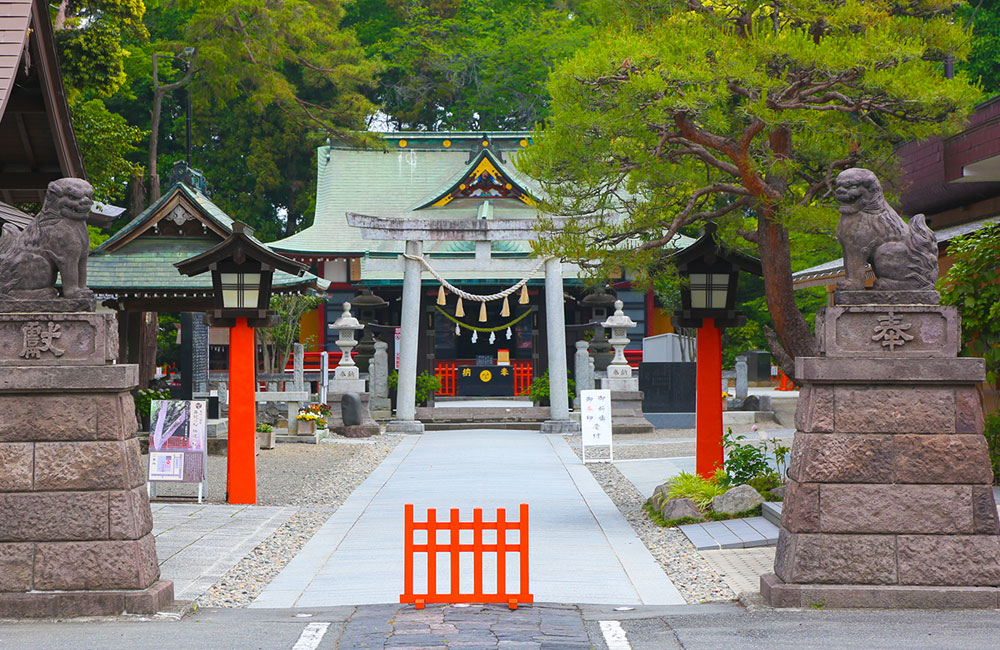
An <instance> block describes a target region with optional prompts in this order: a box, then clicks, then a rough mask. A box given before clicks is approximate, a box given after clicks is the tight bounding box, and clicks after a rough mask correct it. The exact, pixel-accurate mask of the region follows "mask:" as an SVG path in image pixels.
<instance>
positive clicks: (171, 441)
mask: <svg viewBox="0 0 1000 650" xmlns="http://www.w3.org/2000/svg"><path fill="white" fill-rule="evenodd" d="M149 429H150V431H149V472H148V474H147V476H146V480H147V482H148V483H149V484H153V483H157V482H174V483H197V484H198V502H199V503H201V498H202V492H203V487H204V482H205V464H206V460H207V454H208V402H206V401H202V400H153V401H152V403H151V404H150V412H149ZM153 495H154V496H155V486H154V490H153Z"/></svg>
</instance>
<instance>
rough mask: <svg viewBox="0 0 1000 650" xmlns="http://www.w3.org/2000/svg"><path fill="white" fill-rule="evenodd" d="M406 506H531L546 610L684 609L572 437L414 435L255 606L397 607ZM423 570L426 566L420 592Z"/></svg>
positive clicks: (535, 580)
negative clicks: (564, 606) (600, 606)
mask: <svg viewBox="0 0 1000 650" xmlns="http://www.w3.org/2000/svg"><path fill="white" fill-rule="evenodd" d="M406 503H413V504H414V505H415V509H416V512H417V513H418V515H417V519H418V520H422V519H423V515H424V513H425V512H426V509H427V508H428V507H436V508H439V513H440V514H439V519H446V518H448V516H449V513H448V509H450V508H452V507H457V508H459V509H460V511H461V517H462V519H471V515H472V509H473V508H474V507H482V508H483V509H484V516H485V518H486V519H487V520H492V519H493V518H494V515H495V509H496V508H497V507H505V508H507V509H508V512H509V513H510V516H509V518H510V519H516V518H517V507H518V504H520V503H528V504H529V505H530V506H531V515H530V516H531V537H530V540H531V585H530V588H531V592H532V593H533V595H534V597H535V600H536V601H540V602H541V601H544V602H577V603H618V604H622V605H642V604H675V603H676V604H680V603H683V602H684V600H683V598H682V597H681V595H680V593H679V592H678V591H677V589H676V588H675V587H674V586H673V584H672V583H671V582H670V580H669V579H668V578H667V577H666V575H665V574H664V573H663V571H662V569H660V567H659V566H658V565H657V564H656V562H655V560H653V558H652V556H651V555H650V554H649V551H648V550H647V549H646V547H645V546H644V545H643V543H642V541H641V540H640V539H639V538H638V537H637V536H636V535H635V532H634V531H633V530H632V528H631V526H629V524H628V522H626V521H625V519H624V518H623V517H622V516H621V514H620V513H619V512H618V509H617V508H616V507H615V505H614V503H612V501H611V500H610V498H608V496H607V495H606V494H605V493H604V491H603V490H602V489H601V487H600V485H599V484H598V483H597V481H596V480H595V479H594V478H593V476H592V475H591V474H590V472H589V471H588V470H587V468H585V467H584V466H583V464H582V463H581V462H580V460H579V459H578V458H577V457H576V455H575V454H574V453H573V451H572V450H571V449H570V448H569V446H568V445H567V443H566V442H565V440H564V439H563V438H562V436H557V435H552V436H547V435H540V434H538V433H535V432H531V431H487V430H463V431H440V432H430V433H425V434H424V435H422V436H408V437H407V438H406V439H405V440H404V441H403V442H401V443H400V444H399V445H398V446H397V447H396V449H395V450H394V451H393V452H392V453H391V454H390V455H389V457H388V458H386V460H385V461H383V463H382V464H381V465H380V466H379V467H378V468H376V470H375V471H374V472H372V474H371V475H370V476H369V477H368V479H367V480H366V481H365V482H364V483H363V484H362V485H361V486H359V487H358V489H356V490H355V491H354V493H352V495H351V496H350V498H348V500H347V501H346V502H345V503H344V504H343V505H342V506H341V507H340V508H339V509H338V510H337V512H336V513H334V515H333V516H332V517H330V519H329V520H328V521H327V522H326V524H325V525H324V526H323V527H322V528H321V529H320V530H319V531H318V532H317V533H316V534H315V535H314V536H313V538H312V539H311V540H310V541H309V542H308V543H307V544H306V545H305V547H304V548H303V549H302V551H301V552H300V553H299V554H298V555H297V556H296V557H295V558H294V559H293V560H292V561H291V562H289V564H288V565H287V566H286V567H285V568H284V569H283V570H282V572H281V573H279V574H278V576H277V577H276V578H275V579H274V580H273V581H272V582H271V584H270V585H269V586H268V587H267V588H266V589H265V590H264V592H263V593H262V594H261V595H260V596H259V597H258V598H257V600H256V601H254V603H253V604H252V605H251V607H256V608H261V607H325V606H331V605H340V604H357V605H361V604H378V603H393V602H398V600H399V594H400V593H402V590H403V506H404V504H406ZM442 541H444V539H443V538H442ZM487 557H489V556H487ZM514 558H516V555H515V554H512V555H510V556H509V561H508V571H511V572H512V571H514V570H516V563H515V562H514V561H513V560H514ZM446 560H447V557H446V556H444V555H442V556H441V558H439V563H438V564H439V568H440V571H439V573H438V580H439V584H448V582H447V580H448V576H447V568H448V562H447V561H446ZM487 566H489V565H487ZM422 571H425V569H424V568H423V567H422V565H421V564H420V563H418V564H417V565H416V567H415V578H416V582H415V585H416V589H417V590H418V591H419V590H421V589H420V587H419V584H420V578H421V572H422ZM509 575H510V574H509ZM466 579H468V580H471V577H470V576H468V575H466V576H463V578H462V580H463V581H462V585H463V591H465V590H466V589H467V587H468V585H469V584H470V583H469V582H468V581H467V580H466ZM508 584H510V586H512V587H513V586H514V585H515V584H516V582H509V583H508ZM484 589H485V591H486V592H487V593H488V592H490V591H492V590H494V589H495V575H492V574H489V573H487V575H486V576H485V580H484Z"/></svg>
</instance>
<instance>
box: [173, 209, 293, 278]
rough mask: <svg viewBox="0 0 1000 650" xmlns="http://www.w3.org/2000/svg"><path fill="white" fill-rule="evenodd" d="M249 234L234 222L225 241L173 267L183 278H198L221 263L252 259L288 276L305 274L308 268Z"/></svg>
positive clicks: (242, 226)
mask: <svg viewBox="0 0 1000 650" xmlns="http://www.w3.org/2000/svg"><path fill="white" fill-rule="evenodd" d="M248 230H249V227H248V226H246V224H243V223H240V222H238V221H237V222H234V224H233V233H232V234H231V235H229V237H227V238H226V239H225V241H222V242H220V243H219V244H218V245H217V246H214V247H213V248H210V249H208V250H207V251H205V252H204V253H201V254H200V255H195V256H194V257H190V258H188V259H186V260H183V261H181V262H177V263H176V264H174V266H175V267H177V271H178V272H179V273H181V274H183V275H198V274H200V273H204V272H205V271H208V270H210V269H212V267H213V266H215V265H216V264H218V263H219V262H221V261H222V260H227V259H233V260H236V262H237V263H240V264H242V263H243V261H244V260H246V259H252V260H255V261H257V262H260V263H261V264H263V265H264V266H267V267H269V268H271V269H275V270H278V271H284V272H285V273H289V274H291V275H302V274H303V273H305V272H306V269H307V268H308V267H307V266H306V265H305V264H302V263H300V262H296V261H295V260H291V259H289V258H287V257H285V256H284V255H279V254H278V253H276V252H274V251H273V250H271V249H270V248H268V247H267V246H264V245H263V244H261V243H260V242H258V241H257V240H256V239H254V238H253V237H252V236H251V235H250V234H249V233H248V232H247V231H248ZM251 232H252V231H251Z"/></svg>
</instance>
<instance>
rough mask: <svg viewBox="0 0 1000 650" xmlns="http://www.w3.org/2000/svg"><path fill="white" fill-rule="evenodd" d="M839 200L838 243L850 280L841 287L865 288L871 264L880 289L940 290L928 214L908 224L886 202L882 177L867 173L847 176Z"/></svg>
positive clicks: (843, 175) (842, 179) (839, 182)
mask: <svg viewBox="0 0 1000 650" xmlns="http://www.w3.org/2000/svg"><path fill="white" fill-rule="evenodd" d="M834 197H835V198H836V199H837V202H838V203H839V204H840V223H838V224H837V239H838V240H840V245H841V246H842V247H843V249H844V271H845V273H846V276H847V277H846V279H845V280H844V281H843V282H839V283H838V284H837V288H838V289H841V290H848V291H860V290H862V289H864V288H865V266H866V265H867V264H869V263H870V264H871V265H872V270H873V271H874V272H875V278H876V280H875V287H874V288H875V289H876V290H880V291H898V290H928V289H934V283H935V282H937V277H938V262H937V254H938V248H937V241H936V240H935V239H934V233H933V232H931V230H930V228H928V227H927V224H926V223H924V215H922V214H918V215H916V216H915V217H913V218H912V219H910V223H909V225H907V224H906V223H905V222H904V221H903V220H902V219H900V218H899V215H898V214H896V211H895V210H893V209H892V207H891V206H890V205H889V204H888V203H886V201H885V196H883V194H882V186H881V185H880V184H879V182H878V178H876V177H875V174H873V173H872V172H870V171H869V170H867V169H860V168H857V167H855V168H852V169H847V170H844V171H843V172H841V173H840V175H838V176H837V187H836V189H835V190H834Z"/></svg>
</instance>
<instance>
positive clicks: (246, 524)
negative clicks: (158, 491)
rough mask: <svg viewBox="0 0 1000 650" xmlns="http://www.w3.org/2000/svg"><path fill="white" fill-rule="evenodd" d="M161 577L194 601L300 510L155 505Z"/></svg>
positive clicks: (176, 595) (181, 597)
mask: <svg viewBox="0 0 1000 650" xmlns="http://www.w3.org/2000/svg"><path fill="white" fill-rule="evenodd" d="M150 505H151V508H152V511H153V535H154V536H155V537H156V556H157V558H158V559H159V562H160V576H161V577H162V578H164V579H166V580H173V581H174V598H176V599H177V600H194V599H195V598H197V597H198V596H200V595H201V594H202V593H204V592H205V591H207V590H208V588H209V587H211V586H212V585H214V584H215V583H216V582H217V581H218V580H219V578H221V577H222V576H223V575H225V573H226V572H227V571H229V569H231V568H233V567H234V566H236V563H237V562H239V561H240V560H241V559H242V558H243V556H245V555H247V554H248V553H249V552H250V551H252V550H253V549H254V548H255V547H256V546H257V545H258V544H260V543H261V542H262V541H264V540H265V539H266V538H267V537H268V536H269V535H271V533H273V532H274V531H275V530H277V528H278V527H279V526H281V524H283V523H285V522H286V521H288V519H289V518H290V517H291V516H292V515H293V514H294V513H295V512H296V508H290V507H266V506H233V505H205V504H201V505H199V504H187V503H152V504H150Z"/></svg>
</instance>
